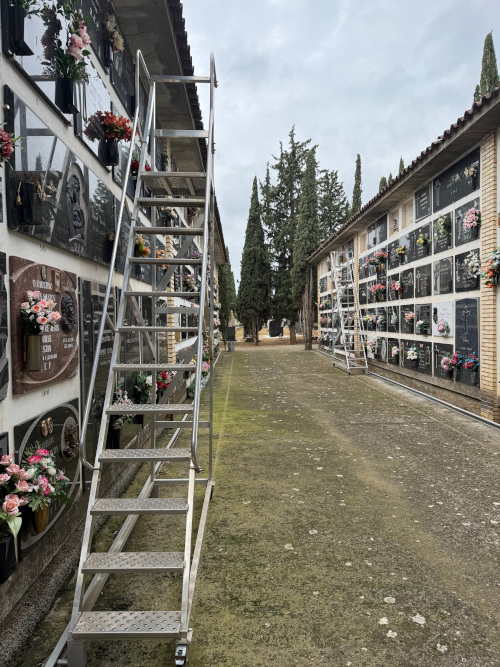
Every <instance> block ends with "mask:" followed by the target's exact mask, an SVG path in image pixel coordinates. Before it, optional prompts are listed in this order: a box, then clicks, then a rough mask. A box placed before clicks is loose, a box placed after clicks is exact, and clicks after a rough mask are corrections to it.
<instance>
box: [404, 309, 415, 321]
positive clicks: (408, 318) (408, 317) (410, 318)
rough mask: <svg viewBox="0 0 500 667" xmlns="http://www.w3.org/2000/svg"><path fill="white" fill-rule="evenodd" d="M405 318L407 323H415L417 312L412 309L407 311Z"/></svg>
mask: <svg viewBox="0 0 500 667" xmlns="http://www.w3.org/2000/svg"><path fill="white" fill-rule="evenodd" d="M405 320H406V323H407V324H413V322H414V320H415V313H414V312H413V311H411V310H410V311H408V312H407V313H405Z"/></svg>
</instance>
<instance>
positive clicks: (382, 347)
mask: <svg viewBox="0 0 500 667" xmlns="http://www.w3.org/2000/svg"><path fill="white" fill-rule="evenodd" d="M377 353H378V360H379V361H383V362H387V338H386V337H385V336H379V337H378V338H377Z"/></svg>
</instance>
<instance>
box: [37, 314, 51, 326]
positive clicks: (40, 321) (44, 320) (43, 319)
mask: <svg viewBox="0 0 500 667" xmlns="http://www.w3.org/2000/svg"><path fill="white" fill-rule="evenodd" d="M36 321H37V323H38V324H42V325H43V324H47V322H48V319H47V318H46V317H43V315H39V316H38V317H37V318H36Z"/></svg>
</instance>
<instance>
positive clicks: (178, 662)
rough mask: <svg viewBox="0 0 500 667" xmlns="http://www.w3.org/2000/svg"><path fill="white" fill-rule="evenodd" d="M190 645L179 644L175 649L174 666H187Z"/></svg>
mask: <svg viewBox="0 0 500 667" xmlns="http://www.w3.org/2000/svg"><path fill="white" fill-rule="evenodd" d="M188 648H189V645H188V644H177V646H176V647H175V655H174V658H175V662H174V665H175V667H184V665H187V661H188V657H187V656H188Z"/></svg>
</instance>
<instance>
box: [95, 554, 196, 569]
mask: <svg viewBox="0 0 500 667" xmlns="http://www.w3.org/2000/svg"><path fill="white" fill-rule="evenodd" d="M183 569H184V554H183V553H182V552H171V551H165V552H164V553H162V552H154V551H136V552H131V551H122V552H121V553H112V554H110V553H107V552H105V553H93V554H90V555H89V557H88V558H87V560H86V562H85V564H84V566H83V567H82V571H83V572H85V573H86V574H99V573H101V572H116V573H120V574H124V573H126V572H129V573H130V572H141V573H142V572H181V571H182V570H183Z"/></svg>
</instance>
